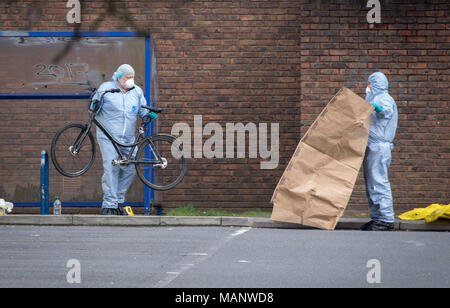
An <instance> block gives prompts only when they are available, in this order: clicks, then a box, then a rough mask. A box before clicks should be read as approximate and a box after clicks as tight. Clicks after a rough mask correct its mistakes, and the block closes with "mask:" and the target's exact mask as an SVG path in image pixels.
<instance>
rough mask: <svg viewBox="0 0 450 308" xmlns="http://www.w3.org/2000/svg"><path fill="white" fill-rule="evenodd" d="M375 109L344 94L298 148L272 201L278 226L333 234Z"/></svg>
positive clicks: (335, 100) (334, 98)
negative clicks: (312, 228)
mask: <svg viewBox="0 0 450 308" xmlns="http://www.w3.org/2000/svg"><path fill="white" fill-rule="evenodd" d="M373 110H374V108H373V107H372V106H371V105H370V104H369V103H368V102H366V101H365V100H363V99H362V98H361V97H359V96H358V95H357V94H355V93H354V92H352V91H351V90H349V89H347V88H344V89H341V90H340V91H339V92H338V93H337V94H336V95H335V96H334V97H333V98H332V99H331V101H330V102H329V103H328V105H327V106H326V107H325V108H324V109H323V111H322V112H321V113H320V115H319V116H318V117H317V119H316V120H315V121H314V123H313V124H312V125H311V127H310V128H309V130H308V131H307V133H306V134H305V135H304V136H303V138H302V139H301V140H300V143H299V144H298V146H297V148H296V150H295V152H294V155H293V156H292V158H291V160H290V162H289V164H288V166H287V168H286V170H285V171H284V173H283V176H282V177H281V179H280V181H279V182H278V185H277V187H276V188H275V191H274V193H273V196H272V200H271V202H272V203H273V211H272V216H271V219H272V220H275V221H282V222H290V223H298V224H303V225H306V226H312V227H317V228H321V229H326V230H333V229H334V228H335V227H336V224H337V222H338V220H339V218H340V217H341V216H342V214H343V213H344V210H345V208H346V207H347V204H348V201H349V199H350V196H351V194H352V192H353V187H354V185H355V182H356V178H357V176H358V172H359V169H360V168H361V164H362V161H363V159H364V153H365V150H366V145H367V139H368V136H369V129H370V120H371V114H372V112H373Z"/></svg>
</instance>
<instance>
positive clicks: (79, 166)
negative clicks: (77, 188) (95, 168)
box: [51, 123, 95, 177]
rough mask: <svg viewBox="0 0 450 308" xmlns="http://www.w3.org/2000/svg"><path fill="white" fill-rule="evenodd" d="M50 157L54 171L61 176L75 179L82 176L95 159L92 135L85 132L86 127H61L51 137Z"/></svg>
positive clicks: (76, 125) (68, 125) (77, 124)
mask: <svg viewBox="0 0 450 308" xmlns="http://www.w3.org/2000/svg"><path fill="white" fill-rule="evenodd" d="M86 133H87V134H86ZM51 157H52V162H53V165H54V166H55V168H56V170H58V172H59V173H61V174H62V175H64V176H68V177H76V176H80V175H82V174H84V173H85V172H86V171H88V169H89V168H90V167H91V166H92V164H93V163H94V159H95V141H94V137H93V136H92V133H91V132H90V131H89V132H86V126H85V125H83V124H79V123H69V124H67V125H65V126H63V127H62V128H61V129H60V130H58V132H57V133H56V134H55V136H54V137H53V140H52V146H51Z"/></svg>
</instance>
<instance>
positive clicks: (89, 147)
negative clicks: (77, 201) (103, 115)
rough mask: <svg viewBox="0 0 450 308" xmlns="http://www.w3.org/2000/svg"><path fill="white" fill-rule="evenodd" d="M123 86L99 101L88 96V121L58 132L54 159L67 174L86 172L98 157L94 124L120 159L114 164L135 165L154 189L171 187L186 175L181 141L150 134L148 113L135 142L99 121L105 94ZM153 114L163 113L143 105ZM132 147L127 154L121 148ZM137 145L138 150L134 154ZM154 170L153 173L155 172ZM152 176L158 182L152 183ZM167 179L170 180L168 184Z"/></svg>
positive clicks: (54, 139)
mask: <svg viewBox="0 0 450 308" xmlns="http://www.w3.org/2000/svg"><path fill="white" fill-rule="evenodd" d="M118 92H120V89H110V90H106V91H103V93H102V94H101V97H100V99H99V100H94V101H91V99H92V97H93V94H94V93H93V94H92V95H91V99H89V101H90V102H89V107H88V112H89V114H90V115H89V120H88V123H87V124H81V123H68V124H66V125H64V126H63V127H61V128H60V129H59V130H58V131H57V132H56V134H55V136H54V137H53V140H52V144H51V159H52V162H53V165H54V166H55V168H56V170H57V171H58V172H59V173H60V174H62V175H63V176H66V177H77V176H81V175H83V174H85V173H86V172H87V171H88V170H89V168H90V167H91V166H92V164H93V163H94V160H95V154H96V145H95V140H94V136H93V135H92V132H91V128H92V124H93V123H94V124H95V125H96V126H97V127H98V128H100V130H101V131H102V132H103V133H104V134H105V136H106V137H107V138H108V139H109V140H110V141H111V142H112V144H113V146H114V149H115V150H116V152H117V153H118V155H119V159H117V160H113V161H112V162H111V163H112V164H113V165H114V166H118V167H126V166H128V165H130V164H134V165H135V168H136V173H137V175H138V176H139V178H140V180H141V181H142V182H143V183H144V184H145V185H147V186H148V187H150V188H153V189H155V190H168V189H171V188H173V187H175V186H176V185H178V184H179V183H180V182H181V181H182V179H183V177H184V175H185V174H186V169H187V168H186V159H185V157H184V156H183V150H182V146H181V144H180V142H179V140H178V139H177V138H176V137H174V136H172V135H169V134H154V135H151V136H148V134H147V132H148V127H149V125H150V123H151V121H152V119H151V118H150V117H149V116H145V117H144V118H142V121H141V125H140V126H139V128H138V129H137V131H138V134H137V138H135V142H134V143H132V144H124V143H121V142H120V141H118V140H117V139H115V138H114V137H113V136H112V135H111V134H110V133H109V132H108V131H107V130H106V129H105V128H104V127H103V126H102V124H101V123H100V122H98V121H97V120H96V118H95V117H96V114H97V111H98V110H100V108H101V106H102V104H103V99H104V97H105V95H107V94H110V93H118ZM141 107H143V108H145V109H147V110H149V111H152V112H154V113H158V114H159V113H161V112H162V109H161V108H159V107H155V108H154V107H150V106H141ZM120 147H122V148H131V150H130V151H129V153H128V155H125V154H123V153H122V151H121V150H120ZM136 148H137V153H136V155H135V156H134V157H133V154H134V152H135V150H136ZM152 171H153V172H152ZM150 177H152V178H153V180H155V179H156V180H157V181H158V183H152V182H151V181H149V180H148V178H150ZM166 182H167V183H166Z"/></svg>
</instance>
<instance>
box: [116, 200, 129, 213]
mask: <svg viewBox="0 0 450 308" xmlns="http://www.w3.org/2000/svg"><path fill="white" fill-rule="evenodd" d="M117 211H118V212H119V214H118V215H121V216H128V212H127V211H126V210H125V208H124V207H123V203H119V204H118V206H117Z"/></svg>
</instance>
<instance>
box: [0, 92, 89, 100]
mask: <svg viewBox="0 0 450 308" xmlns="http://www.w3.org/2000/svg"><path fill="white" fill-rule="evenodd" d="M89 97H91V94H90V93H72V94H64V93H0V100H10V99H20V100H27V99H89Z"/></svg>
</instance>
